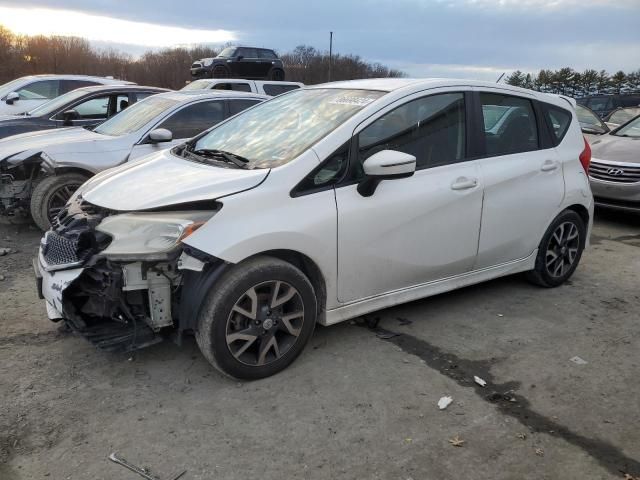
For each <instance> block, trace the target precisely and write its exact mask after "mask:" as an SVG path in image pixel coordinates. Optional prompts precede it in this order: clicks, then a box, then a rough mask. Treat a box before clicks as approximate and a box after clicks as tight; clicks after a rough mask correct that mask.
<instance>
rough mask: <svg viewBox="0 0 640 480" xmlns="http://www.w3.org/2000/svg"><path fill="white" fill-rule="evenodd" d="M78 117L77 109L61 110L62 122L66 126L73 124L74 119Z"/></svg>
mask: <svg viewBox="0 0 640 480" xmlns="http://www.w3.org/2000/svg"><path fill="white" fill-rule="evenodd" d="M79 118H80V114H79V113H78V111H77V110H73V109H72V110H65V111H64V112H62V124H63V125H64V126H66V127H69V126H71V125H73V121H74V120H78V119H79Z"/></svg>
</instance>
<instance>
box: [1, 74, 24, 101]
mask: <svg viewBox="0 0 640 480" xmlns="http://www.w3.org/2000/svg"><path fill="white" fill-rule="evenodd" d="M22 85H24V78H18V79H17V80H12V81H11V82H7V83H5V84H4V85H0V98H4V97H5V96H6V95H8V94H10V93H11V92H13V91H15V90H18V89H19V88H20V87H21V86H22Z"/></svg>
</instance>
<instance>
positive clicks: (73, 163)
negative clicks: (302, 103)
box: [0, 90, 269, 230]
mask: <svg viewBox="0 0 640 480" xmlns="http://www.w3.org/2000/svg"><path fill="white" fill-rule="evenodd" d="M267 98H269V97H266V96H264V95H255V94H249V93H244V92H230V91H220V90H207V91H203V90H198V91H192V92H167V93H160V94H157V95H154V96H152V97H149V98H146V99H144V100H142V101H140V102H137V103H136V104H135V105H132V106H131V107H129V108H127V109H126V110H123V111H122V112H120V113H118V114H117V115H114V116H113V117H111V118H110V119H108V120H107V121H106V122H104V123H102V124H100V125H98V126H97V127H95V128H91V129H85V128H82V127H72V128H56V129H52V130H42V131H39V132H30V133H25V134H21V135H14V136H12V137H7V138H5V139H3V140H0V214H4V215H8V216H12V215H25V214H28V213H30V214H31V217H32V218H33V220H34V221H35V223H36V224H37V225H38V226H39V227H40V228H41V229H43V230H47V229H48V228H49V226H50V224H51V221H52V220H53V219H54V218H55V216H56V215H57V214H58V211H59V210H60V209H61V208H62V207H63V206H64V205H65V204H66V203H67V200H68V199H69V198H70V197H71V194H73V192H74V191H75V190H76V189H77V188H78V187H79V186H80V185H82V184H83V183H84V182H85V181H86V180H87V179H89V178H90V177H92V176H93V175H95V174H96V173H98V172H101V171H102V170H106V169H108V168H111V167H115V166H117V165H121V164H123V163H125V162H130V161H133V160H135V159H137V158H139V157H142V156H144V155H148V154H151V153H154V152H158V151H160V150H163V149H166V148H169V147H172V146H175V145H177V144H179V143H182V142H184V141H186V140H187V139H189V138H191V137H194V136H196V135H197V134H199V133H201V132H203V131H205V130H207V129H208V128H210V127H212V126H214V125H215V124H217V123H219V122H221V121H223V120H225V119H226V118H229V117H231V116H233V115H235V114H236V113H238V112H240V111H242V110H244V109H245V108H249V107H251V106H253V105H255V104H257V103H260V102H262V101H264V100H266V99H267Z"/></svg>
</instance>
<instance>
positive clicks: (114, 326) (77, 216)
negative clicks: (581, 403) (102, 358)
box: [36, 195, 223, 351]
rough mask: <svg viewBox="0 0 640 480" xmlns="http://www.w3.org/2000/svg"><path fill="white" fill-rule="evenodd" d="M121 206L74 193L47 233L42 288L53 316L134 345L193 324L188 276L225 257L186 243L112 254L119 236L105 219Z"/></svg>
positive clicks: (104, 341) (104, 343)
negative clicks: (160, 250)
mask: <svg viewBox="0 0 640 480" xmlns="http://www.w3.org/2000/svg"><path fill="white" fill-rule="evenodd" d="M119 213H120V212H112V211H109V210H106V209H103V208H99V207H96V206H93V205H91V204H89V203H87V202H85V201H83V200H82V197H81V196H79V195H78V196H76V197H75V198H73V199H72V200H71V201H70V202H69V204H68V205H67V207H66V208H65V209H64V210H63V211H62V212H60V214H59V215H58V217H57V219H56V220H55V222H54V225H53V228H52V229H51V230H50V231H48V232H47V233H46V235H45V237H44V238H43V240H42V244H41V247H40V252H39V260H38V261H39V267H38V266H36V270H37V269H38V268H40V269H43V270H45V271H46V272H47V275H46V278H45V282H44V284H43V285H41V288H43V289H45V290H46V291H45V292H43V293H44V297H45V298H46V299H47V303H48V305H47V309H48V312H49V317H50V318H51V319H52V320H54V321H58V320H64V321H66V323H67V324H68V325H69V327H71V328H72V329H73V330H74V331H76V332H78V333H80V334H82V335H84V336H85V337H87V338H88V339H89V340H90V341H91V342H92V343H94V344H95V345H97V346H98V347H100V348H102V349H106V350H110V351H123V350H124V351H129V350H135V349H138V348H142V347H145V346H148V345H150V344H153V343H156V342H159V341H161V340H162V338H163V334H164V333H168V332H171V333H175V332H176V330H175V327H178V330H177V332H178V334H182V333H184V332H185V331H187V330H191V329H193V328H194V326H193V325H192V320H193V319H194V318H195V316H194V315H193V313H194V312H190V309H189V308H183V309H182V310H183V313H184V316H182V317H181V316H180V303H181V302H180V299H181V297H183V296H185V295H187V296H188V295H189V293H186V294H185V283H186V284H189V283H190V282H191V283H192V284H194V285H195V284H196V283H197V282H198V281H199V280H196V279H199V277H200V276H201V275H205V276H206V275H207V274H208V272H209V271H210V270H211V271H213V270H215V268H212V267H214V266H219V265H220V264H221V263H223V262H221V261H219V260H217V259H215V258H213V257H210V256H208V255H206V254H203V253H202V252H196V251H193V249H190V248H188V247H183V246H182V245H180V246H178V247H177V248H173V249H171V250H170V251H169V252H167V253H165V254H163V255H162V256H161V257H162V258H157V259H150V260H136V259H134V258H131V259H129V258H126V256H120V257H121V258H119V257H118V255H105V254H104V253H103V252H105V251H107V249H108V247H109V246H110V245H111V243H112V241H113V237H112V236H110V235H108V234H106V233H104V232H103V231H101V230H100V229H99V228H98V226H99V225H100V224H101V223H102V222H103V221H104V220H105V219H106V218H108V217H110V216H114V215H118V214H119ZM196 272H197V274H196V275H189V273H192V274H193V273H196ZM41 273H42V272H41ZM56 276H57V277H58V279H56ZM41 278H42V275H41ZM40 281H42V280H40ZM189 290H190V291H191V292H193V291H195V290H196V289H194V288H190V289H189ZM186 303H187V304H193V302H189V301H187V302H186ZM195 313H196V314H197V311H196V312H195ZM180 318H182V320H179V319H180ZM180 338H181V335H177V339H178V340H179V339H180Z"/></svg>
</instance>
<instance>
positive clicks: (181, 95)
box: [156, 90, 271, 102]
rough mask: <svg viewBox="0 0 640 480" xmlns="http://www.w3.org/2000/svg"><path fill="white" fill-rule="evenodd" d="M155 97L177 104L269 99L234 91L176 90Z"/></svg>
mask: <svg viewBox="0 0 640 480" xmlns="http://www.w3.org/2000/svg"><path fill="white" fill-rule="evenodd" d="M156 96H157V97H164V98H169V99H171V100H176V101H179V102H186V101H191V100H193V99H198V100H205V99H209V98H214V99H221V100H223V99H245V98H247V99H251V98H254V99H256V100H268V99H269V98H271V97H268V96H266V95H259V94H257V93H251V92H236V91H234V90H178V91H177V92H166V93H160V94H158V95H156Z"/></svg>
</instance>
